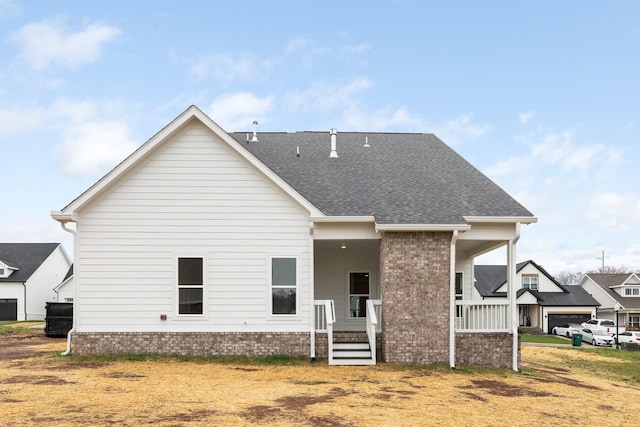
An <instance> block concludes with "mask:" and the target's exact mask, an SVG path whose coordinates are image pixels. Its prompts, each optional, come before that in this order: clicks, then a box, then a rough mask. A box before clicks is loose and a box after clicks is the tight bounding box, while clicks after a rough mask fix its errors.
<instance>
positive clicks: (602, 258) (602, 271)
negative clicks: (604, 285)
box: [598, 251, 604, 273]
mask: <svg viewBox="0 0 640 427" xmlns="http://www.w3.org/2000/svg"><path fill="white" fill-rule="evenodd" d="M598 259H601V260H602V270H600V272H601V273H604V251H602V257H601V258H598Z"/></svg>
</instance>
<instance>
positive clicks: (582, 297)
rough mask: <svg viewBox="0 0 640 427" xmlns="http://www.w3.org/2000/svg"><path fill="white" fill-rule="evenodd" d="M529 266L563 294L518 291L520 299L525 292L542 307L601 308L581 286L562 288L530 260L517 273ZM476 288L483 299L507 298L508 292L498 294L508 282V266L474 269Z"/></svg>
mask: <svg viewBox="0 0 640 427" xmlns="http://www.w3.org/2000/svg"><path fill="white" fill-rule="evenodd" d="M527 264H532V265H534V266H535V267H536V268H537V269H538V270H539V271H540V272H541V273H542V274H544V275H545V276H547V277H548V278H549V279H550V280H551V281H553V282H554V283H555V284H556V285H557V286H558V287H559V288H560V289H562V290H563V292H538V291H532V290H529V289H518V291H517V293H516V295H517V296H518V297H520V295H522V294H523V293H524V292H529V293H531V294H532V295H533V296H534V297H536V299H537V300H538V305H541V306H545V307H548V306H570V307H571V306H574V307H575V306H599V305H600V303H599V302H598V301H597V300H596V299H595V298H593V297H592V296H591V295H590V294H589V293H588V292H587V291H585V290H584V289H583V288H582V287H581V286H562V285H560V283H558V282H557V281H556V280H555V278H554V277H553V276H551V275H550V274H549V273H548V272H547V271H546V270H545V269H544V268H542V266H540V265H538V264H536V263H535V262H533V261H531V260H529V261H524V262H520V263H518V264H516V271H520V270H522V269H523V268H524V267H525V266H526V265H527ZM474 275H475V283H474V284H475V287H476V289H477V290H478V292H479V293H480V295H481V296H482V297H485V298H496V297H506V296H507V293H506V292H496V289H498V288H499V287H500V286H502V285H503V284H504V283H505V282H506V280H507V279H506V278H507V266H506V265H476V266H475V267H474Z"/></svg>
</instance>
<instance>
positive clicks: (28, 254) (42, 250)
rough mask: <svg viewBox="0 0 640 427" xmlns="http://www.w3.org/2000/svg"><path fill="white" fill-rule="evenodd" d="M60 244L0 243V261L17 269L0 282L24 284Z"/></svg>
mask: <svg viewBox="0 0 640 427" xmlns="http://www.w3.org/2000/svg"><path fill="white" fill-rule="evenodd" d="M59 245H60V243H0V260H2V262H4V263H5V264H7V265H11V266H12V267H17V268H18V270H17V271H14V272H13V273H12V274H11V276H9V277H6V278H0V282H26V281H27V280H29V278H30V277H31V275H32V274H33V273H34V272H35V271H36V270H37V269H38V268H39V267H40V265H42V263H43V262H44V261H45V260H46V259H47V258H48V257H49V255H51V253H52V252H53V251H54V250H55V249H56V248H57V247H58V246H59Z"/></svg>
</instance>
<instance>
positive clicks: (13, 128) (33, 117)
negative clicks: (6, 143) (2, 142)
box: [0, 108, 44, 139]
mask: <svg viewBox="0 0 640 427" xmlns="http://www.w3.org/2000/svg"><path fill="white" fill-rule="evenodd" d="M43 115H44V114H43V111H42V110H41V109H40V108H34V109H32V110H22V109H11V110H0V139H3V138H8V137H11V136H14V135H17V134H20V133H23V132H28V131H32V130H33V129H36V128H37V127H38V126H40V124H41V123H42V120H43Z"/></svg>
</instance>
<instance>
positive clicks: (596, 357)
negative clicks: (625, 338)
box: [538, 347, 640, 386]
mask: <svg viewBox="0 0 640 427" xmlns="http://www.w3.org/2000/svg"><path fill="white" fill-rule="evenodd" d="M558 350H559V351H558V352H555V353H554V356H555V357H557V358H558V359H560V360H562V361H563V362H565V363H564V364H566V365H567V366H570V367H571V369H572V370H575V371H580V372H582V373H584V374H587V375H591V376H594V377H598V378H606V379H610V380H615V381H620V382H624V383H627V384H629V385H634V386H640V351H635V352H631V351H623V350H617V349H615V348H593V349H592V348H577V347H576V348H566V349H558ZM538 362H539V363H541V364H544V365H546V366H557V364H558V362H557V360H545V359H542V358H541V359H540V360H538Z"/></svg>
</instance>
